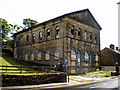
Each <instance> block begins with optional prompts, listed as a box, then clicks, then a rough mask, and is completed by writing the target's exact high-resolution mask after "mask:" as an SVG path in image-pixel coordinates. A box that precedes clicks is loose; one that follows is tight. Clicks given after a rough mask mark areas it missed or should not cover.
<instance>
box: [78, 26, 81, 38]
mask: <svg viewBox="0 0 120 90" xmlns="http://www.w3.org/2000/svg"><path fill="white" fill-rule="evenodd" d="M78 37H79V38H80V37H81V29H80V28H78Z"/></svg>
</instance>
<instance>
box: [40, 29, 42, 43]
mask: <svg viewBox="0 0 120 90" xmlns="http://www.w3.org/2000/svg"><path fill="white" fill-rule="evenodd" d="M39 41H42V31H40V32H39Z"/></svg>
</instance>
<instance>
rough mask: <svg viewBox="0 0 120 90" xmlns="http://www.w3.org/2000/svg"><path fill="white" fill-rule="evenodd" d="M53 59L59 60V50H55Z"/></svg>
mask: <svg viewBox="0 0 120 90" xmlns="http://www.w3.org/2000/svg"><path fill="white" fill-rule="evenodd" d="M55 59H59V49H56V50H55Z"/></svg>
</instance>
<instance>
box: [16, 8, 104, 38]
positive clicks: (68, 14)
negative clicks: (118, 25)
mask: <svg viewBox="0 0 120 90" xmlns="http://www.w3.org/2000/svg"><path fill="white" fill-rule="evenodd" d="M84 11H88V12H89V14H90V15H91V16H92V18H93V20H94V21H95V22H96V24H97V26H98V29H99V30H101V29H102V28H101V27H100V25H99V24H98V23H97V21H96V20H95V18H94V17H93V15H92V14H91V12H90V11H89V9H84V10H79V11H74V12H71V13H67V14H64V15H61V16H58V17H56V18H53V19H50V20H47V21H44V22H42V23H40V24H37V25H35V26H32V27H30V28H28V29H25V30H22V31H20V32H18V33H15V34H14V36H16V35H17V34H19V33H22V32H24V31H27V30H29V29H31V28H34V27H37V26H39V25H42V24H45V23H47V22H49V21H52V20H55V19H58V18H63V17H65V16H68V17H70V18H73V19H76V20H78V21H81V22H83V23H86V24H88V25H90V23H88V22H84V21H86V20H85V19H84V20H80V19H78V18H76V17H71V16H70V15H72V14H76V13H81V12H84ZM92 25H93V24H91V26H92ZM93 27H94V26H93ZM94 28H96V27H94Z"/></svg>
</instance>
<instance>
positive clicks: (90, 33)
mask: <svg viewBox="0 0 120 90" xmlns="http://www.w3.org/2000/svg"><path fill="white" fill-rule="evenodd" d="M91 41H92V33H91V32H90V42H91Z"/></svg>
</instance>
